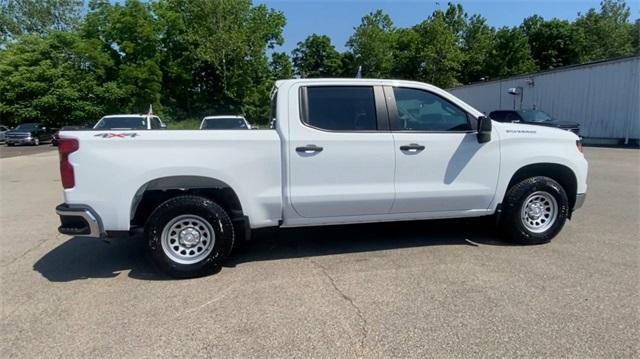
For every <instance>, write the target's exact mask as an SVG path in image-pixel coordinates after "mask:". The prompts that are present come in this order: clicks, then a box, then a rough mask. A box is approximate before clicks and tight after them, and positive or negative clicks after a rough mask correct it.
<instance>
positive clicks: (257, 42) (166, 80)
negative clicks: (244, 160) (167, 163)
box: [0, 0, 640, 128]
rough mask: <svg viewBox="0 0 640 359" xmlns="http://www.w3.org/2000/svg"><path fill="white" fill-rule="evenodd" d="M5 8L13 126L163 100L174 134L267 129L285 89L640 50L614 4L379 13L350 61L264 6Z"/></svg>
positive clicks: (2, 22) (2, 28)
mask: <svg viewBox="0 0 640 359" xmlns="http://www.w3.org/2000/svg"><path fill="white" fill-rule="evenodd" d="M83 4H84V1H82V0H0V122H2V123H3V124H6V125H15V124H17V123H19V122H25V121H35V120H38V121H44V122H46V123H48V124H49V125H51V126H61V125H72V124H84V123H93V122H95V120H96V119H97V118H98V117H100V116H102V115H105V114H109V113H124V112H143V111H146V110H147V109H148V106H149V105H150V104H151V105H153V108H154V109H155V110H156V112H160V113H161V114H162V116H163V117H164V118H165V119H166V120H167V122H168V123H169V126H170V127H171V128H186V127H194V126H196V125H197V123H198V122H199V121H198V120H197V119H198V118H201V117H202V116H203V115H212V114H241V115H244V116H245V117H247V118H248V119H249V120H250V121H251V122H253V123H266V122H267V118H268V113H269V92H270V89H271V87H272V86H273V82H274V81H276V80H278V79H284V78H291V77H293V76H300V77H354V76H355V74H356V72H357V71H358V69H359V68H361V69H362V74H363V75H364V76H365V77H369V78H373V77H378V78H400V79H409V80H419V81H426V82H430V83H433V84H435V85H438V86H441V87H450V86H455V85H458V84H464V83H470V82H474V81H481V80H486V79H492V78H496V77H502V76H511V75H515V74H521V73H526V72H532V71H536V70H545V69H551V68H555V67H559V66H566V65H572V64H578V63H583V62H588V61H594V60H600V59H605V58H610V57H617V56H628V55H632V54H639V53H640V20H636V21H635V22H633V23H632V22H631V21H630V15H631V14H630V11H629V7H628V6H627V5H626V3H625V2H624V1H623V0H603V1H602V3H601V4H600V7H599V9H590V10H589V11H587V12H586V13H584V14H578V17H577V19H576V20H575V21H573V22H569V21H565V20H559V19H549V20H548V19H544V18H542V17H540V16H537V15H534V16H531V17H529V18H527V19H525V20H524V21H523V22H522V24H521V25H520V26H516V27H503V28H500V29H495V28H493V27H491V26H489V24H487V21H486V19H485V18H483V17H482V16H480V15H477V14H475V15H470V16H469V15H468V14H467V13H466V12H465V11H464V9H463V7H462V6H461V5H459V4H451V3H449V4H447V6H446V7H442V8H438V9H437V10H435V11H434V12H433V13H432V14H431V15H430V16H428V17H426V18H425V19H424V20H423V21H422V22H420V23H418V24H417V25H415V26H411V27H396V26H395V25H394V23H393V21H392V19H391V17H390V16H389V15H388V14H385V13H384V12H383V11H381V10H377V11H374V12H371V13H369V14H366V15H365V16H364V17H363V18H362V20H361V22H360V24H359V25H358V26H357V27H355V28H354V30H353V33H352V35H351V36H350V37H349V39H348V41H347V43H346V44H345V46H346V48H347V50H346V51H344V52H342V53H341V52H339V51H337V50H336V48H335V47H334V45H333V44H332V43H331V39H330V38H329V37H327V36H325V35H317V34H312V35H310V36H309V37H307V38H306V39H305V40H304V41H301V42H300V43H298V44H297V47H296V48H295V49H294V50H293V52H292V53H291V54H286V53H282V52H277V51H275V50H274V49H275V46H277V45H281V44H282V43H283V38H282V30H283V28H284V26H285V24H286V19H285V17H284V15H283V14H282V13H281V12H279V11H277V10H273V9H269V8H267V7H266V6H265V5H254V4H253V3H252V1H251V0H234V1H228V0H149V1H146V0H125V1H124V3H122V2H114V1H109V0H90V1H89V3H88V4H87V6H86V7H83Z"/></svg>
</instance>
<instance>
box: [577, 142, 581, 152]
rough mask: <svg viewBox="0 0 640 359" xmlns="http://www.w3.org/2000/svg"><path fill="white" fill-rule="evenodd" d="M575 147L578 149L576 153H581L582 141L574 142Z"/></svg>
mask: <svg viewBox="0 0 640 359" xmlns="http://www.w3.org/2000/svg"><path fill="white" fill-rule="evenodd" d="M576 147H578V151H580V152H582V141H580V140H576Z"/></svg>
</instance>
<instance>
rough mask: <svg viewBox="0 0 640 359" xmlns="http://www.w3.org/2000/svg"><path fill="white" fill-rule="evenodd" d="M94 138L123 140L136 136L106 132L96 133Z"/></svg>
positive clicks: (135, 134) (134, 134)
mask: <svg viewBox="0 0 640 359" xmlns="http://www.w3.org/2000/svg"><path fill="white" fill-rule="evenodd" d="M94 136H95V137H102V138H125V137H131V138H134V137H136V136H138V134H137V133H135V132H134V133H113V132H106V133H98V134H95V135H94Z"/></svg>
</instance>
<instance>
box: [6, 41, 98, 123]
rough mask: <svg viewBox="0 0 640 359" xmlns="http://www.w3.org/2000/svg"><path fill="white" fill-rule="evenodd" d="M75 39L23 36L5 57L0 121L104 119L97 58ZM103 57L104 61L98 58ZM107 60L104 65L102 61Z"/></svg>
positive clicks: (56, 121) (8, 47)
mask: <svg viewBox="0 0 640 359" xmlns="http://www.w3.org/2000/svg"><path fill="white" fill-rule="evenodd" d="M88 50H89V51H90V49H89V48H87V47H86V46H84V45H83V43H82V40H81V39H80V38H79V37H78V36H77V35H76V34H74V33H65V32H59V31H53V32H51V33H50V34H49V35H48V36H46V37H40V36H37V35H24V36H21V37H20V38H19V39H18V40H16V41H15V42H11V43H9V44H8V45H7V47H6V48H5V49H3V50H2V51H0V119H1V121H2V123H3V124H5V125H7V124H8V125H15V124H18V123H21V122H34V121H42V122H45V123H47V124H49V125H51V126H59V125H62V124H81V123H86V122H87V121H89V122H90V121H92V120H94V119H96V118H98V117H99V116H101V115H102V114H103V113H104V108H103V107H102V106H101V104H104V103H106V102H107V101H108V99H106V98H104V97H102V94H103V93H104V92H103V91H102V89H101V88H100V84H99V80H98V79H97V74H98V73H99V70H98V69H96V67H95V66H96V63H97V62H100V60H99V59H98V58H96V54H92V53H90V52H87V51H88ZM98 57H99V55H98ZM103 60H104V59H103Z"/></svg>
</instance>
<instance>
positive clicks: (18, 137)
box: [5, 123, 53, 146]
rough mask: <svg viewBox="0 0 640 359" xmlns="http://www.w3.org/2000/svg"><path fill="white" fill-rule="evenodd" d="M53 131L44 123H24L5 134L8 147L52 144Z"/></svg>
mask: <svg viewBox="0 0 640 359" xmlns="http://www.w3.org/2000/svg"><path fill="white" fill-rule="evenodd" d="M52 134H53V131H51V129H50V128H48V127H47V126H45V124H43V123H23V124H21V125H18V126H17V127H16V128H14V129H13V130H11V131H8V132H7V133H6V134H5V137H6V142H7V146H13V145H22V144H28V145H34V146H37V145H39V144H41V143H45V142H51V135H52Z"/></svg>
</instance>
